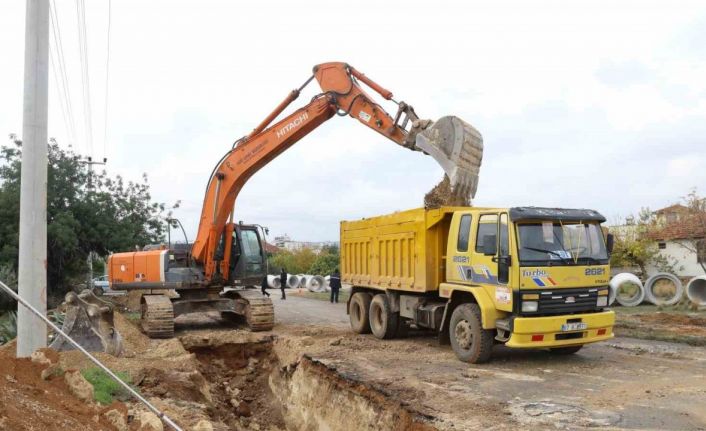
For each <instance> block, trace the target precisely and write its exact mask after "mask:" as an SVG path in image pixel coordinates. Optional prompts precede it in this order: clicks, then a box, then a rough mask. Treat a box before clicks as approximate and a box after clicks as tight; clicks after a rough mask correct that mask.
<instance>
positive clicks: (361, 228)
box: [341, 207, 615, 362]
mask: <svg viewBox="0 0 706 431" xmlns="http://www.w3.org/2000/svg"><path fill="white" fill-rule="evenodd" d="M604 221H605V218H604V217H603V216H602V215H601V214H599V213H598V212H596V211H593V210H586V209H559V208H537V207H513V208H476V207H442V208H438V209H423V208H420V209H416V210H409V211H405V212H400V213H395V214H391V215H387V216H380V217H375V218H368V219H364V220H361V221H357V222H342V227H341V253H342V255H341V267H342V268H343V273H342V276H343V280H344V282H349V283H351V284H353V295H352V296H351V299H350V300H349V314H351V325H352V326H353V328H354V330H356V331H357V332H360V330H362V331H363V332H364V331H365V330H367V329H368V328H370V330H371V331H372V332H373V333H374V334H375V335H376V336H379V337H380V338H391V336H394V335H395V334H396V333H395V328H396V329H397V333H399V332H400V330H402V329H403V328H404V327H405V326H406V325H410V324H414V325H415V326H417V327H419V328H428V329H432V330H436V331H438V334H439V337H440V339H441V340H442V341H448V342H449V343H450V344H451V346H452V347H453V349H454V351H455V353H456V354H457V356H458V357H459V359H461V360H464V361H468V362H483V361H486V360H488V359H490V356H491V350H492V346H493V344H498V343H501V344H504V345H506V346H508V347H512V348H548V349H549V350H550V351H552V352H554V353H558V354H568V353H574V352H577V351H578V350H579V349H580V348H581V347H582V346H583V345H584V344H587V343H592V342H596V341H602V340H607V339H610V338H612V337H613V330H612V329H613V324H614V320H615V316H614V313H613V312H612V311H610V310H609V309H608V305H609V304H608V298H609V287H608V282H609V276H610V268H609V252H610V249H611V247H612V238H611V237H610V236H608V237H606V236H605V235H604V233H603V230H602V228H601V225H600V224H601V223H602V222H604ZM398 243H399V245H397V244H398ZM397 247H399V250H398V249H397ZM356 293H360V295H361V296H358V297H355V294H356ZM381 294H382V296H378V295H381ZM366 295H369V297H367V296H366ZM375 302H377V303H378V304H377V306H376V305H375ZM365 307H368V308H369V310H368V312H367V313H365V312H364V310H363V308H365ZM390 316H392V317H390ZM364 318H367V319H368V324H361V321H362V319H364ZM383 327H384V328H385V333H382V332H381V330H380V328H383ZM390 328H392V329H390ZM401 328H402V329H401ZM376 329H377V330H376ZM376 332H377V333H376ZM380 335H382V336H380Z"/></svg>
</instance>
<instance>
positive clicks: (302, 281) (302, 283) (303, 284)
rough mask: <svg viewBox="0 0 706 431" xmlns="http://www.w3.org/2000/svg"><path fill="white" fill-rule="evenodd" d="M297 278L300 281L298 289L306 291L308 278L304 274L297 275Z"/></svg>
mask: <svg viewBox="0 0 706 431" xmlns="http://www.w3.org/2000/svg"><path fill="white" fill-rule="evenodd" d="M297 278H298V279H299V285H298V286H297V287H298V288H299V289H306V276H305V275H304V274H297Z"/></svg>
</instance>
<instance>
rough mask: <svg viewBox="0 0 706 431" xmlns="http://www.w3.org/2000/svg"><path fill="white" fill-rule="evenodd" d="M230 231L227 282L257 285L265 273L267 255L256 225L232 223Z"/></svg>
mask: <svg viewBox="0 0 706 431" xmlns="http://www.w3.org/2000/svg"><path fill="white" fill-rule="evenodd" d="M230 230H231V229H228V231H230ZM232 232H233V233H232V242H231V257H230V263H229V266H230V271H228V273H229V277H228V281H229V284H231V285H233V286H259V285H260V283H262V278H263V277H264V276H265V275H266V274H267V255H266V253H265V247H264V244H263V239H262V237H261V235H260V232H259V229H258V226H253V225H244V224H234V225H233V228H232Z"/></svg>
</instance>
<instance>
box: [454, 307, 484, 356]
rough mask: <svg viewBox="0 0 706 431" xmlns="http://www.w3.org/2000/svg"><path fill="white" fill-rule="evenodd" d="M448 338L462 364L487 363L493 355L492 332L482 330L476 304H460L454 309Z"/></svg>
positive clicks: (479, 313)
mask: <svg viewBox="0 0 706 431" xmlns="http://www.w3.org/2000/svg"><path fill="white" fill-rule="evenodd" d="M449 338H451V347H452V348H453V351H454V353H456V356H457V357H458V359H460V360H462V361H463V362H470V363H471V364H479V363H481V362H487V361H488V360H489V359H490V356H491V354H492V353H493V330H492V329H483V325H482V323H481V311H480V307H478V304H461V305H459V306H458V307H456V308H455V309H454V311H453V314H451V321H450V322H449Z"/></svg>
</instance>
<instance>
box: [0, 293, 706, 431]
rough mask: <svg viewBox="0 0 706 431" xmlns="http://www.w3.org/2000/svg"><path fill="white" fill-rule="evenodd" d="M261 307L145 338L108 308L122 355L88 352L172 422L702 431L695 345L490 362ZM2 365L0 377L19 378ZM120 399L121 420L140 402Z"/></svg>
mask: <svg viewBox="0 0 706 431" xmlns="http://www.w3.org/2000/svg"><path fill="white" fill-rule="evenodd" d="M274 304H275V309H276V310H275V311H276V325H275V328H274V329H273V331H269V332H264V333H251V332H248V331H245V330H242V329H238V327H237V325H236V326H233V324H232V323H225V322H223V321H221V320H220V318H219V316H218V315H217V314H213V315H212V314H202V315H192V316H183V317H180V318H179V319H178V320H177V331H176V338H174V339H171V340H150V339H148V338H147V337H145V336H144V334H142V333H141V332H140V331H139V330H138V328H137V326H136V322H135V317H136V316H135V315H134V314H126V315H123V314H118V315H116V325H117V326H118V328H119V330H120V331H121V333H122V335H123V338H124V341H125V348H126V354H125V357H122V358H114V357H111V356H109V355H103V354H99V355H98V356H99V357H100V358H101V359H102V360H103V361H104V362H105V363H106V364H107V365H108V366H109V367H111V368H112V369H114V370H119V371H125V372H127V373H128V374H129V375H130V376H131V379H132V383H133V384H134V385H135V387H137V388H138V389H139V390H140V391H141V392H142V393H143V394H144V395H145V396H146V397H147V398H148V399H150V400H151V401H152V402H153V403H154V404H156V405H157V406H158V407H159V408H161V409H164V410H165V412H166V413H167V414H168V415H169V416H170V417H171V418H173V419H175V420H176V421H177V423H179V424H180V425H182V426H183V427H184V429H195V427H197V426H198V425H197V424H199V423H200V424H201V425H203V424H204V423H207V424H208V426H207V427H205V428H203V427H202V428H199V429H201V430H204V429H212V430H215V431H225V430H263V431H264V430H269V431H275V430H312V431H313V430H319V429H320V430H351V431H352V430H356V431H357V430H400V431H401V430H413V431H427V430H429V431H431V430H481V429H492V430H510V429H512V430H516V429H586V428H595V427H601V428H604V429H662V430H699V429H706V409H704V407H703V406H705V405H706V349H704V348H703V347H699V346H690V345H686V344H683V343H669V342H661V341H648V340H640V339H635V338H627V337H618V338H615V339H614V340H611V341H609V342H604V343H600V344H596V345H590V346H586V347H585V348H584V349H583V350H581V351H580V352H579V353H578V354H576V355H573V356H551V355H550V354H549V353H547V352H543V351H515V350H511V349H507V348H504V347H501V346H499V347H497V348H496V349H495V351H494V355H495V356H494V359H493V361H492V362H491V363H489V364H484V365H469V364H465V363H462V362H459V361H458V360H457V359H456V358H455V356H454V354H453V352H452V351H451V349H450V348H449V347H448V346H440V345H438V343H437V342H436V340H435V338H434V337H433V336H431V335H430V334H428V333H424V332H414V331H412V332H411V334H410V335H409V336H408V337H407V338H405V339H398V340H389V341H381V340H378V339H376V338H374V337H373V336H371V335H363V336H361V335H356V334H353V333H351V332H350V330H349V328H348V318H347V316H346V314H345V306H344V304H330V303H328V302H326V301H321V300H315V299H309V298H305V297H301V296H297V295H294V294H290V295H289V296H288V299H287V300H286V301H281V300H279V299H278V298H276V299H274ZM635 314H636V316H630V319H633V320H635V319H637V320H643V321H645V322H646V323H648V324H655V325H659V324H664V325H668V324H677V326H679V327H681V326H683V325H681V324H679V322H671V321H668V320H669V319H668V318H666V317H664V316H662V315H655V314H654V312H650V313H635ZM679 319H682V320H683V319H684V318H679ZM680 321H681V320H680ZM681 323H685V324H687V325H691V326H694V327H696V323H699V322H696V321H693V320H691V319H689V318H687V320H685V321H684V322H681ZM701 323H702V322H701ZM642 327H643V328H644V327H646V326H645V325H643V326H642ZM60 364H61V367H62V369H70V368H86V367H90V366H91V364H90V363H89V362H88V361H87V360H85V359H84V358H83V357H82V356H81V355H80V354H79V353H78V352H63V353H61V355H60ZM4 366H5V367H8V366H13V367H15V368H16V366H15V365H12V364H11V363H10V362H7V363H6V364H4ZM21 366H22V367H21V368H22V369H23V370H25V368H26V370H29V371H32V369H33V367H34V366H32V365H30V364H27V363H22V364H21ZM15 368H13V369H12V373H10V372H9V371H5V373H8V374H9V375H11V376H12V375H19V374H18V371H17V370H16V369H15ZM34 368H36V367H34ZM3 370H5V369H4V368H2V369H0V371H3ZM35 371H36V370H35ZM22 372H23V373H24V371H22ZM13 373H14V374H13ZM25 374H27V373H25ZM25 374H22V376H24V377H23V379H30V380H29V381H31V382H34V383H33V384H35V385H36V389H33V388H32V385H24V386H21V388H24V390H26V391H28V392H27V393H26V395H24V396H25V397H28V399H27V400H26V401H22V402H26V403H28V405H34V406H41V405H43V404H42V397H44V396H45V395H44V394H46V395H47V396H49V395H51V394H52V393H53V392H52V391H53V390H54V389H52V387H51V385H55V386H56V388H55V390H56V391H58V392H56V394H54V395H53V398H51V399H52V400H53V401H52V403H53V404H52V403H50V408H51V409H52V410H57V409H58V410H60V409H61V406H63V405H65V406H67V408H69V410H68V412H65V413H64V414H65V415H69V416H70V417H69V418H67V419H66V420H70V421H73V422H71V423H72V424H75V425H72V426H73V428H65V429H96V428H95V426H94V425H95V424H96V422H93V420H94V418H95V415H96V412H99V411H100V407H99V406H93V407H89V408H86V407H84V406H82V405H81V404H80V403H76V402H75V400H68V401H62V400H61V397H65V396H66V394H65V388H63V386H62V384H61V383H60V382H59V381H53V380H50V381H49V382H48V383H47V382H42V381H41V380H40V379H37V378H36V377H32V376H30V375H29V374H27V375H25ZM0 377H3V376H2V374H0ZM13 379H14V377H13ZM0 380H2V379H0ZM5 380H6V381H5V382H2V381H0V386H3V385H4V386H3V387H4V391H11V392H8V393H11V394H13V396H15V397H16V396H17V392H16V389H15V388H16V387H17V386H16V384H15V383H13V381H12V379H9V380H8V379H7V377H5ZM20 380H22V379H20ZM5 383H7V384H5ZM47 385H48V386H47ZM44 391H48V392H44ZM18 399H19V398H18ZM3 400H4V401H5V402H9V401H8V400H9V398H8V397H4V399H3ZM8 405H9V404H8ZM127 407H128V408H129V413H130V417H138V416H139V414H140V412H141V411H143V410H144V408H143V407H141V406H140V405H139V404H135V403H131V402H128V403H127ZM37 408H39V407H37ZM5 411H7V412H9V410H7V408H6V410H5ZM0 413H2V411H0ZM5 416H6V417H7V416H8V415H7V414H5ZM16 417H18V418H20V416H16ZM28 417H29V416H28ZM0 419H2V418H0ZM18 420H21V419H18ZM67 423H68V422H67ZM1 424H2V423H1V422H0V429H3V428H2V426H1ZM101 425H103V426H104V427H105V429H111V428H110V426H109V425H105V424H103V423H102V424H101ZM132 425H134V424H132ZM81 426H83V428H81ZM209 427H210V428H209ZM44 428H45V429H49V428H46V427H44ZM10 429H14V428H10ZM18 429H22V428H18ZM27 429H31V428H27Z"/></svg>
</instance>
